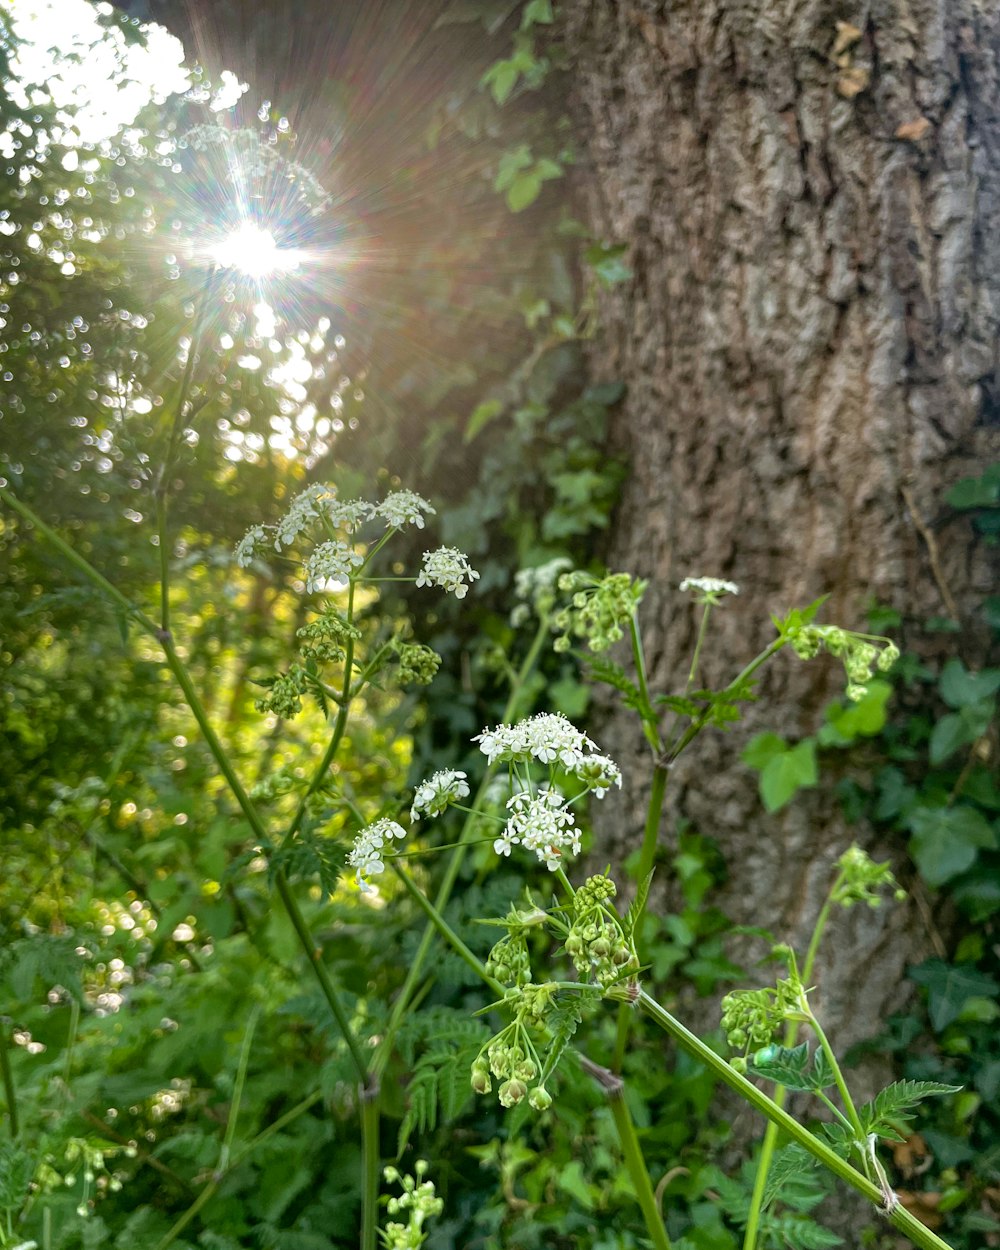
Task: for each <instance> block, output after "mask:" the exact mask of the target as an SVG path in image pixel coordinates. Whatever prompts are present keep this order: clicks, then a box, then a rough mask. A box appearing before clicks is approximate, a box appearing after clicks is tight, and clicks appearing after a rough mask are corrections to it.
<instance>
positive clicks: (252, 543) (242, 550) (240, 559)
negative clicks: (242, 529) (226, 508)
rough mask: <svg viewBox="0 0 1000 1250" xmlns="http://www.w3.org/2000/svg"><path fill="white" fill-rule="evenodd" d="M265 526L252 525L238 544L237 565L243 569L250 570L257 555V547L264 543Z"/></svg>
mask: <svg viewBox="0 0 1000 1250" xmlns="http://www.w3.org/2000/svg"><path fill="white" fill-rule="evenodd" d="M264 536H265V535H264V527H263V525H251V526H250V528H249V529H248V530H247V532H246V533H245V534H244V535H243V537H242V538H241V539H240V541H239V542H238V543H237V544H236V552H235V555H236V563H237V564H238V565H239V566H240V568H241V569H248V568H249V567H250V565H251V563H252V562H253V558H254V556H255V555H256V553H257V547H258V546H259V545H260V544H261V543H262V542H263V541H264Z"/></svg>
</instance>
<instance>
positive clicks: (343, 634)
mask: <svg viewBox="0 0 1000 1250" xmlns="http://www.w3.org/2000/svg"><path fill="white" fill-rule="evenodd" d="M295 636H296V637H297V638H298V639H299V640H300V642H299V651H300V652H301V654H302V658H303V659H305V660H315V662H316V663H317V664H336V663H339V661H340V660H342V659H344V657H345V656H346V654H347V651H346V644H347V643H348V642H349V641H354V642H357V640H358V639H359V638H360V637H361V630H360V629H358V628H357V626H355V625H352V624H351V623H350V621H348V619H347V617H346V616H344V615H343V614H342V613H340V612H338V611H337V610H336V609H335V608H327V609H326V610H325V611H324V612H323V613H322V615H320V616H318V617H317V618H316V619H315V620H314V621H310V622H309V623H308V625H303V626H302V628H301V629H297V630H296V631H295Z"/></svg>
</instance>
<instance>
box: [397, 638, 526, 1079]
mask: <svg viewBox="0 0 1000 1250" xmlns="http://www.w3.org/2000/svg"><path fill="white" fill-rule="evenodd" d="M548 636H549V621H548V617H547V616H543V617H542V619H541V621H540V622H539V625H538V629H537V631H536V632H535V637H534V638H533V639H532V642H531V646H530V647H529V648H528V653H527V655H526V656H525V657H524V660H523V662H522V664H521V667H520V669H519V670H518V672H517V676H516V677H515V679H514V681H513V683H512V685H511V690H510V694H509V695H508V697H507V704H506V707H505V708H504V710H503V716H502V721H503V723H505V724H506V723H507V722H509V721H510V720H511V719H512V718H513V716H514V714H515V712H516V711H517V706H518V704H519V703H520V701H521V696H522V693H523V691H524V686H525V683H526V682H527V679H528V677H529V676H530V674H531V672H532V671H533V669H534V667H535V665H536V664H537V663H538V657H539V655H540V653H541V650H542V647H543V645H544V643H545V640H546V639H547V638H548ZM495 772H496V769H495V768H494V767H493V766H492V765H491V766H490V767H489V768H487V770H486V772H485V773H484V774H483V779H482V781H481V782H480V784H479V788H478V790H477V791H476V795H475V798H474V799H473V802H472V806H473V808H474V809H475V808H476V807H478V805H479V803H480V801H481V799H482V796H483V795H484V794H485V792H486V787H487V786H488V785H489V783H490V782H491V781H492V780H493V776H494V773H495ZM475 822H476V818H475V816H474V815H470V816H468V817H467V818H466V820H465V823H464V824H463V826H462V832H461V834H460V835H459V839H458V845H457V846H456V848H455V850H454V851H452V853H451V858H450V859H449V861H448V866H447V868H446V869H445V874H444V878H443V880H442V882H441V884H440V886H439V887H438V892H437V894H436V896H435V898H434V909H435V911H436V912H437V913H438V915H443V914H444V909H445V907H446V906H447V905H448V900H449V899H450V898H451V892H452V890H453V889H454V888H455V882H456V881H457V880H458V874H459V871H460V870H461V867H462V863H463V861H464V859H465V852H466V850H467V849H468V847H469V845H470V844H471V842H472V831H473V830H474V828H475ZM435 932H437V929H436V927H435V925H434V923H433V922H432V921H430V920H428V922H427V925H426V927H425V928H424V932H423V936H422V937H421V939H420V945H419V946H418V947H417V950H416V953H415V955H414V956H413V958H412V960H411V961H410V967H409V970H408V971H407V974H406V980H405V981H404V982H403V987H402V989H401V990H400V991H399V994H398V995H397V997H396V1001H395V1003H394V1004H393V1008H392V1012H391V1014H390V1016H389V1023H388V1024H387V1025H386V1029H385V1033H384V1034H383V1037H382V1042H381V1044H380V1045H379V1048H378V1050H377V1051H376V1053H375V1058H374V1061H373V1064H372V1069H373V1071H374V1072H376V1073H378V1074H381V1073H382V1072H384V1071H385V1065H386V1064H387V1063H388V1062H389V1056H390V1055H391V1053H392V1047H393V1045H394V1044H395V1040H396V1032H397V1030H398V1029H399V1025H400V1023H401V1022H402V1019H403V1017H404V1015H405V1014H406V1011H407V1008H408V1007H409V1004H410V1001H411V999H412V997H413V994H414V991H415V990H416V987H417V984H418V983H419V980H420V975H421V972H422V969H423V965H424V960H425V959H426V958H427V954H428V952H429V950H430V948H431V943H432V942H433V940H434V934H435Z"/></svg>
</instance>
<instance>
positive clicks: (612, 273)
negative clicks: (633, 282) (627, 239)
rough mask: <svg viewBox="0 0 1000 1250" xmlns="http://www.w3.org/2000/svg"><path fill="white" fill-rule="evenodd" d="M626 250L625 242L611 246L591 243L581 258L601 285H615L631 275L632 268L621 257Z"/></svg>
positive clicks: (626, 279)
mask: <svg viewBox="0 0 1000 1250" xmlns="http://www.w3.org/2000/svg"><path fill="white" fill-rule="evenodd" d="M627 251H628V246H627V244H625V243H619V244H615V245H613V246H609V245H608V244H605V243H593V244H591V246H590V247H588V248H587V250H586V251H585V252H584V254H583V259H584V260H585V261H586V263H587V264H588V265H589V266H590V268H591V269H592V270H593V273H594V276H595V277H596V278H597V280H598V282H599V283H600V284H601V286H606V287H610V286H616V285H617V284H618V283H620V282H627V281H628V280H629V278H631V277H632V270H631V269H630V268H629V267H628V265H627V264H626V263H625V261H624V260H623V259H622V258H623V257H624V255H625V253H626V252H627Z"/></svg>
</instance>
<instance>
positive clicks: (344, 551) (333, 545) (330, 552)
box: [306, 538, 365, 592]
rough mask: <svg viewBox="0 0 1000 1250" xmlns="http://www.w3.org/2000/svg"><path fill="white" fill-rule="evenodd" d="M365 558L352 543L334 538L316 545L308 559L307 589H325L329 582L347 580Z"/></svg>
mask: <svg viewBox="0 0 1000 1250" xmlns="http://www.w3.org/2000/svg"><path fill="white" fill-rule="evenodd" d="M364 562H365V558H364V556H363V555H362V554H361V552H360V551H356V550H355V548H354V547H352V546H351V545H350V543H344V542H341V541H340V540H339V539H336V538H333V539H331V540H330V541H329V542H325V543H320V544H319V546H318V547H314V548H313V549H312V551H311V552H310V554H309V558H308V559H307V560H306V590H308V591H310V592H311V591H314V590H323V589H325V588H326V585H327V583H328V582H331V581H333V582H347V581H348V580H349V578H350V576H351V574H352V573H353V572H354V570H355V569H358V568H360V567H361V565H362V564H364Z"/></svg>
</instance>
